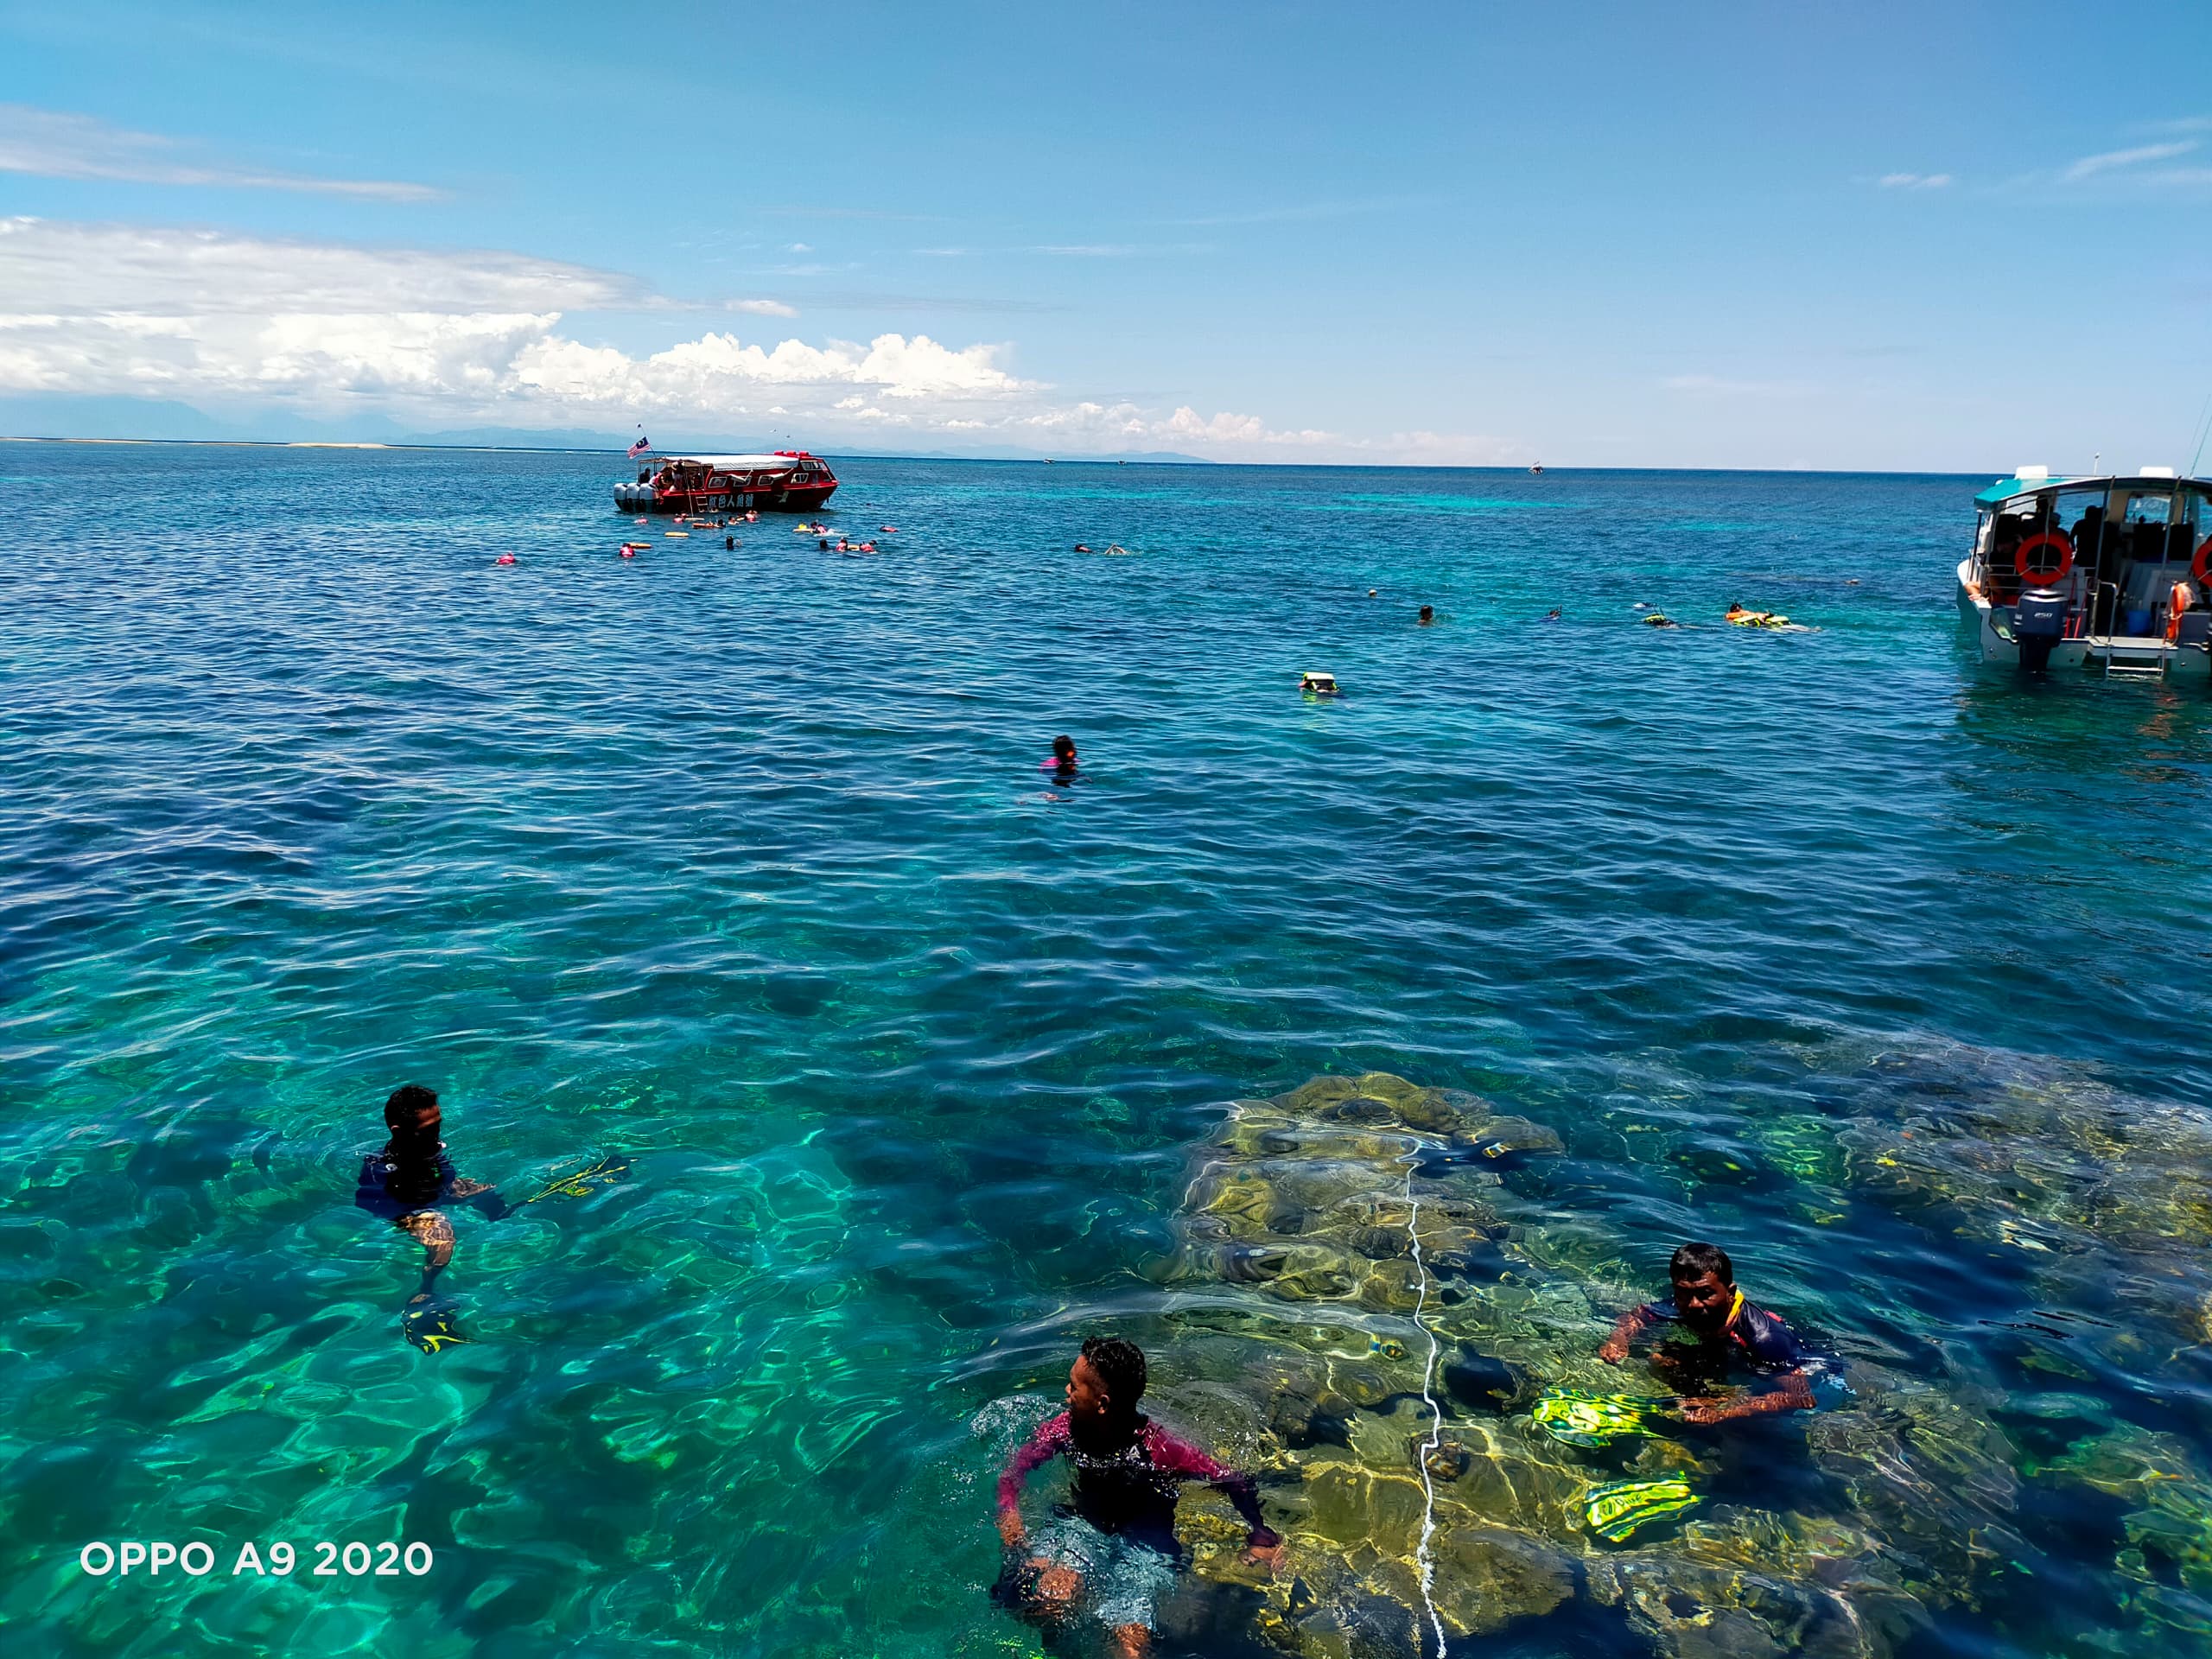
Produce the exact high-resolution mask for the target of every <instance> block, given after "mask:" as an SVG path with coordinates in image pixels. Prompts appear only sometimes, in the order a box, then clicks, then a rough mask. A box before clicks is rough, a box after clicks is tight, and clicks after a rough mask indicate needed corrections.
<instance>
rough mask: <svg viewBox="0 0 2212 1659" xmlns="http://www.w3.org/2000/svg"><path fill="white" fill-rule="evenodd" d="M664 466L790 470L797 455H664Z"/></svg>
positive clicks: (729, 470)
mask: <svg viewBox="0 0 2212 1659" xmlns="http://www.w3.org/2000/svg"><path fill="white" fill-rule="evenodd" d="M660 459H661V465H663V466H664V467H711V468H712V469H713V470H714V471H715V472H718V473H766V472H789V471H790V470H791V468H792V467H796V466H798V457H797V456H796V455H663V456H662V457H661V458H660Z"/></svg>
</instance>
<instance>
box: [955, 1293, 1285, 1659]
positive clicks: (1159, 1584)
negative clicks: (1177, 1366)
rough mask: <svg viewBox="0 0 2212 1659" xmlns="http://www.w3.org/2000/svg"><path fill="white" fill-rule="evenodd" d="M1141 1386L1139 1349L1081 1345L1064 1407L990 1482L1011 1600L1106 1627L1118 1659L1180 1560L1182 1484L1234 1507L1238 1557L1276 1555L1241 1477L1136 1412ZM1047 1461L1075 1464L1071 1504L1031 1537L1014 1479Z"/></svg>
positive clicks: (1148, 1634)
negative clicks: (1241, 1549)
mask: <svg viewBox="0 0 2212 1659" xmlns="http://www.w3.org/2000/svg"><path fill="white" fill-rule="evenodd" d="M1144 1389H1145V1362H1144V1354H1143V1352H1142V1351H1141V1350H1140V1349H1139V1348H1138V1347H1137V1346H1136V1344H1134V1343H1129V1342H1124V1341H1122V1339H1121V1338H1118V1337H1092V1338H1088V1339H1087V1340H1085V1342H1084V1344H1083V1351H1082V1353H1081V1354H1080V1355H1079V1356H1078V1357H1077V1360H1076V1362H1075V1363H1074V1364H1073V1365H1072V1366H1071V1367H1069V1369H1068V1384H1067V1402H1068V1408H1067V1409H1066V1410H1065V1411H1064V1412H1062V1413H1061V1414H1059V1415H1058V1416H1057V1417H1053V1418H1050V1419H1048V1420H1047V1421H1045V1422H1044V1423H1042V1424H1040V1425H1039V1427H1038V1428H1037V1431H1036V1432H1035V1433H1033V1434H1032V1435H1031V1436H1030V1437H1029V1439H1028V1440H1027V1442H1025V1443H1024V1444H1023V1446H1021V1448H1020V1450H1019V1451H1017V1452H1015V1453H1014V1456H1013V1457H1012V1458H1010V1459H1007V1465H1006V1470H1005V1472H1004V1473H1002V1474H1001V1476H1000V1477H999V1491H998V1529H999V1537H1000V1539H1001V1541H1003V1542H1004V1543H1005V1545H1006V1548H1007V1554H1008V1559H1007V1566H1008V1568H1009V1569H1010V1576H1011V1577H1012V1578H1013V1580H1014V1584H1013V1593H1014V1598H1015V1599H1016V1600H1017V1601H1018V1603H1019V1605H1020V1606H1021V1607H1022V1608H1023V1609H1024V1611H1027V1612H1028V1613H1029V1614H1030V1615H1031V1616H1032V1617H1033V1618H1039V1619H1041V1620H1043V1621H1044V1622H1045V1623H1046V1624H1051V1625H1054V1626H1058V1625H1059V1624H1064V1623H1065V1622H1066V1621H1067V1620H1068V1619H1069V1618H1071V1617H1073V1616H1074V1615H1075V1613H1076V1612H1077V1610H1078V1608H1080V1609H1081V1610H1082V1611H1084V1612H1087V1613H1089V1614H1090V1615H1091V1616H1092V1617H1094V1618H1096V1620H1097V1621H1098V1623H1099V1624H1103V1626H1105V1628H1106V1630H1107V1634H1108V1638H1109V1643H1110V1644H1111V1647H1112V1650H1113V1651H1114V1652H1115V1653H1116V1654H1117V1655H1121V1656H1124V1659H1135V1656H1137V1655H1141V1654H1142V1653H1144V1652H1145V1651H1147V1649H1148V1648H1149V1647H1150V1645H1151V1642H1152V1632H1153V1629H1154V1625H1155V1624H1156V1623H1157V1618H1156V1609H1157V1606H1158V1604H1159V1601H1160V1598H1161V1597H1162V1596H1163V1595H1164V1594H1165V1593H1166V1592H1167V1591H1169V1590H1170V1589H1172V1588H1173V1586H1174V1583H1175V1579H1176V1575H1177V1573H1178V1572H1179V1569H1181V1568H1182V1567H1185V1566H1186V1565H1187V1564H1188V1560H1189V1556H1188V1554H1187V1552H1185V1550H1184V1548H1183V1547H1182V1545H1181V1544H1180V1543H1179V1542H1178V1541H1177V1540H1176V1537H1175V1504H1176V1500H1177V1498H1178V1496H1179V1489H1180V1487H1181V1486H1182V1484H1183V1483H1184V1482H1185V1481H1191V1480H1200V1481H1204V1482H1205V1483H1206V1484H1208V1485H1210V1486H1211V1487H1213V1488H1214V1489H1215V1490H1216V1491H1218V1492H1221V1493H1222V1494H1223V1495H1224V1496H1225V1497H1227V1498H1228V1499H1229V1501H1230V1503H1232V1504H1233V1505H1235V1506H1236V1513H1237V1514H1238V1515H1239V1516H1242V1517H1243V1522H1244V1524H1245V1527H1246V1528H1247V1529H1248V1534H1247V1538H1246V1550H1245V1557H1246V1559H1247V1560H1250V1561H1253V1562H1255V1563H1256V1564H1262V1565H1265V1566H1267V1567H1274V1564H1275V1563H1276V1561H1277V1560H1279V1559H1280V1557H1281V1550H1282V1540H1281V1538H1280V1537H1278V1536H1277V1535H1275V1533H1274V1531H1273V1530H1271V1529H1269V1528H1268V1525H1267V1524H1266V1522H1263V1521H1262V1519H1261V1518H1260V1498H1259V1492H1258V1490H1257V1488H1256V1486H1255V1483H1254V1481H1253V1479H1252V1477H1251V1476H1249V1475H1243V1474H1238V1473H1237V1472H1236V1471H1234V1470H1231V1469H1230V1468H1229V1467H1228V1466H1227V1465H1224V1464H1221V1463H1218V1462H1217V1461H1215V1460H1214V1459H1212V1458H1211V1457H1209V1456H1207V1455H1206V1454H1205V1452H1201V1451H1200V1450H1198V1447H1196V1446H1192V1445H1191V1444H1190V1443H1189V1442H1188V1441H1187V1440H1180V1439H1178V1438H1177V1437H1176V1436H1175V1435H1173V1434H1171V1433H1168V1432H1167V1431H1166V1429H1164V1428H1162V1427H1160V1425H1159V1424H1157V1423H1155V1422H1154V1421H1152V1420H1151V1419H1150V1418H1148V1417H1147V1416H1145V1415H1144V1414H1143V1413H1141V1412H1140V1411H1139V1410H1138V1409H1137V1402H1138V1401H1139V1400H1140V1399H1141V1398H1142V1397H1143V1395H1144ZM1058 1457H1065V1458H1066V1459H1067V1460H1068V1461H1069V1462H1070V1463H1071V1464H1072V1465H1074V1467H1075V1477H1074V1480H1073V1482H1072V1483H1071V1491H1070V1493H1069V1499H1070V1501H1069V1503H1068V1504H1067V1506H1066V1507H1065V1509H1062V1510H1056V1511H1055V1519H1054V1520H1053V1522H1052V1524H1051V1525H1050V1526H1048V1527H1045V1528H1041V1529H1039V1532H1038V1535H1037V1536H1036V1537H1035V1538H1034V1539H1033V1538H1032V1537H1031V1535H1030V1534H1029V1531H1028V1529H1027V1528H1026V1527H1024V1526H1023V1524H1022V1521H1021V1488H1022V1484H1023V1482H1025V1481H1026V1480H1027V1479H1028V1478H1029V1475H1030V1473H1031V1471H1033V1470H1035V1469H1037V1468H1039V1467H1040V1466H1042V1465H1045V1464H1046V1463H1048V1462H1050V1461H1051V1460H1052V1459H1054V1458H1058Z"/></svg>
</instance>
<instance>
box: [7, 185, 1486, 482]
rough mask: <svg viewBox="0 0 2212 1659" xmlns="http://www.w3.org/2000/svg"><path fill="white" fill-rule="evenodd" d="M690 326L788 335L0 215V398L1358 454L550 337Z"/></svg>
mask: <svg viewBox="0 0 2212 1659" xmlns="http://www.w3.org/2000/svg"><path fill="white" fill-rule="evenodd" d="M686 309H700V310H710V311H719V312H736V313H740V314H749V315H771V316H791V315H795V313H794V312H793V310H792V308H791V307H790V306H788V305H785V304H784V303H783V302H779V301H774V300H759V299H740V300H731V301H725V302H717V303H715V304H713V305H709V306H702V307H696V308H691V307H679V306H677V304H676V303H675V302H671V301H668V300H666V299H664V298H663V297H662V296H657V295H653V294H652V293H650V292H648V291H647V290H646V289H644V288H643V287H642V286H641V285H640V284H639V283H636V282H634V281H632V279H630V278H628V277H622V276H620V275H616V274H614V273H611V272H607V271H600V270H590V269H588V268H586V267H583V266H580V265H573V264H563V263H560V262H558V261H554V260H547V259H537V258H532V257H527V256H524V255H519V254H513V253H504V252H438V251H426V250H405V249H378V248H368V247H362V246H358V245H348V244H341V243H327V242H308V241H302V240H291V239H286V240H277V239H271V238H254V237H248V236H242V235H237V234H232V233H226V232H218V231H205V230H199V231H191V230H177V229H173V228H163V227H152V226H130V225H86V224H74V223H66V222H54V221H50V220H44V219H35V218H29V217H18V218H15V219H0V391H9V392H16V393H33V394H35V393H68V394H73V395H83V394H92V395H110V396H115V395H119V396H124V397H162V398H173V399H177V400H180V401H183V402H187V403H190V404H195V405H200V404H204V405H207V406H210V407H214V408H226V407H236V406H239V405H242V404H254V403H258V404H272V403H274V404H283V405H285V406H289V407H290V408H292V409H295V410H297V411H299V412H300V413H301V414H302V415H304V416H313V417H315V418H318V419H327V418H329V417H331V416H334V415H339V414H342V413H346V412H359V411H361V410H375V411H376V412H378V413H379V414H382V415H385V416H389V417H391V418H395V419H400V420H405V421H413V422H416V423H442V424H445V425H448V426H450V425H454V424H457V423H486V424H492V423H496V424H499V425H505V426H518V427H524V428H529V427H539V428H544V429H554V428H567V429H573V428H575V427H576V426H578V425H598V426H602V427H607V428H609V429H621V428H623V427H625V426H627V425H629V424H630V423H632V422H643V423H652V422H654V421H656V420H659V419H663V418H664V417H669V416H675V417H677V418H679V419H681V420H682V421H683V422H684V423H688V424H690V425H694V426H696V425H700V424H702V423H704V424H710V425H711V424H716V423H719V424H721V425H723V426H726V427H742V426H744V425H745V424H746V423H753V424H754V425H756V426H760V427H761V428H763V429H765V428H766V424H767V423H770V422H771V421H773V423H775V424H777V425H778V426H779V427H785V428H788V427H790V426H791V424H792V423H794V422H801V421H803V422H807V423H811V427H810V429H811V430H814V431H820V432H826V433H829V434H831V435H846V436H848V437H860V438H867V439H869V440H872V441H880V442H914V443H917V444H918V443H921V442H925V441H936V440H940V439H949V440H952V441H955V442H970V443H972V442H976V440H979V439H988V438H992V437H996V438H999V439H1001V440H1004V441H1006V442H1019V443H1021V444H1024V445H1040V444H1041V445H1046V446H1059V447H1065V448H1071V449H1073V450H1090V451H1097V452H1106V451H1110V450H1113V449H1129V448H1141V447H1157V446H1159V445H1161V444H1170V443H1172V444H1174V445H1178V446H1181V447H1185V448H1199V449H1203V450H1205V452H1207V453H1209V454H1217V455H1220V456H1223V457H1224V458H1240V459H1262V458H1284V457H1297V458H1316V457H1319V456H1321V455H1324V454H1342V453H1345V452H1352V453H1357V452H1358V451H1360V450H1361V449H1363V448H1366V447H1367V446H1365V445H1363V444H1362V443H1361V442H1358V441H1357V440H1353V439H1347V438H1344V437H1342V436H1339V435H1337V434H1333V433H1330V432H1325V431H1318V430H1278V429H1274V428H1272V427H1270V426H1269V425H1268V423H1266V422H1265V421H1263V420H1262V419H1261V418H1260V417H1258V416H1251V415H1245V414H1238V413H1233V412H1227V411H1224V412H1218V413H1216V414H1213V415H1211V416H1201V415H1200V414H1198V411H1197V410H1194V409H1192V408H1190V407H1188V406H1178V407H1176V408H1174V409H1173V410H1169V411H1166V412H1161V411H1158V410H1146V409H1144V408H1141V407H1140V406H1139V405H1138V404H1135V403H1133V402H1129V401H1128V400H1121V401H1116V402H1113V403H1103V402H1100V401H1098V400H1096V399H1092V398H1083V397H1077V398H1065V397H1057V396H1055V394H1054V388H1053V387H1052V386H1051V385H1048V384H1046V383H1045V382H1043V381H1039V380H1033V379H1027V378H1021V377H1020V376H1018V375H1016V374H1015V373H1014V372H1012V371H1011V370H1010V369H1008V368H1007V367H1006V366H1005V364H1004V361H1003V359H1005V358H1006V357H1007V354H1008V353H1009V351H1010V349H1011V348H1010V347H1008V346H1006V345H1004V344H1001V343H996V342H984V343H976V344H970V345H966V346H957V347H956V346H948V345H945V344H943V343H941V342H939V341H938V340H934V339H932V338H931V337H930V336H929V335H927V334H912V335H908V334H897V333H885V334H876V335H874V337H873V338H871V339H869V340H866V341H864V342H863V341H853V340H836V339H828V340H823V341H822V342H821V343H819V344H815V343H810V342H809V341H807V340H802V339H799V338H797V337H795V336H794V337H789V338H785V339H782V340H774V341H767V340H753V341H747V340H744V339H743V338H741V335H740V334H738V333H737V332H736V331H735V330H734V329H728V328H711V327H710V328H707V329H705V330H703V331H702V332H701V333H700V334H697V335H696V337H695V338H691V339H680V340H676V341H674V342H673V343H671V344H670V345H669V346H666V347H664V349H661V350H658V351H654V352H651V353H645V354H643V355H638V354H632V353H629V352H626V351H623V350H620V349H618V348H616V347H613V346H602V345H591V344H588V343H586V342H585V341H583V340H579V339H577V338H575V336H574V335H573V334H569V333H566V332H564V331H563V326H562V325H563V318H564V316H565V315H567V314H569V313H570V312H573V311H591V312H607V311H623V312H643V313H648V314H655V313H666V312H670V311H677V310H686ZM824 441H825V442H826V441H827V440H824ZM1390 442H1391V444H1392V447H1393V448H1394V451H1401V450H1406V449H1413V450H1416V451H1418V452H1419V453H1421V454H1427V455H1429V456H1432V457H1435V458H1438V459H1446V460H1461V459H1464V460H1470V461H1475V460H1491V459H1495V458H1496V457H1497V453H1498V451H1499V449H1500V448H1501V446H1499V445H1497V444H1495V443H1492V442H1490V441H1488V440H1481V439H1454V438H1452V437H1449V436H1446V435H1437V434H1430V433H1422V434H1409V435H1402V436H1394V437H1393V438H1392V439H1391V440H1390Z"/></svg>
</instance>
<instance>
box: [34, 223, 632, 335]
mask: <svg viewBox="0 0 2212 1659" xmlns="http://www.w3.org/2000/svg"><path fill="white" fill-rule="evenodd" d="M644 299H645V296H644V294H643V293H642V291H641V290H640V289H639V288H638V287H637V285H636V284H635V283H632V282H631V281H630V280H629V279H628V278H627V277H616V276H613V275H611V274H609V273H608V272H606V271H601V270H590V269H588V268H587V267H585V266H582V265H570V264H561V263H559V262H557V261H555V260H550V259H533V258H531V257H527V256H525V255H523V254H517V253H493V252H463V253H431V252H424V251H419V250H415V249H385V248H366V247H358V246H354V245H349V244H346V243H335V242H288V241H278V240H275V239H272V238H258V237H245V236H238V235H235V234H232V233H231V232H222V231H186V230H172V229H168V228H167V227H149V226H129V225H82V224H71V223H66V222H63V221H59V220H54V219H0V308H7V309H10V310H15V309H25V308H28V309H33V310H55V311H60V312H63V313H65V314H72V315H73V314H81V313H103V312H111V311H113V312H124V313H134V314H135V313H155V314H169V313H190V314H194V315H207V314H211V313H227V312H245V313H249V314H254V315H259V314H264V313H267V312H270V311H275V310H289V311H300V312H310V313H312V312H366V311H439V312H450V313H462V312H480V311H566V310H576V309H585V308H606V307H612V306H620V305H626V304H631V303H636V302H642V301H643V300H644Z"/></svg>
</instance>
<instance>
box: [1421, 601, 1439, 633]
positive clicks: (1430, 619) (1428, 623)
mask: <svg viewBox="0 0 2212 1659" xmlns="http://www.w3.org/2000/svg"><path fill="white" fill-rule="evenodd" d="M1421 626H1423V627H1424V628H1433V627H1434V626H1436V607H1435V606H1433V605H1424V606H1422V607H1421Z"/></svg>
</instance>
